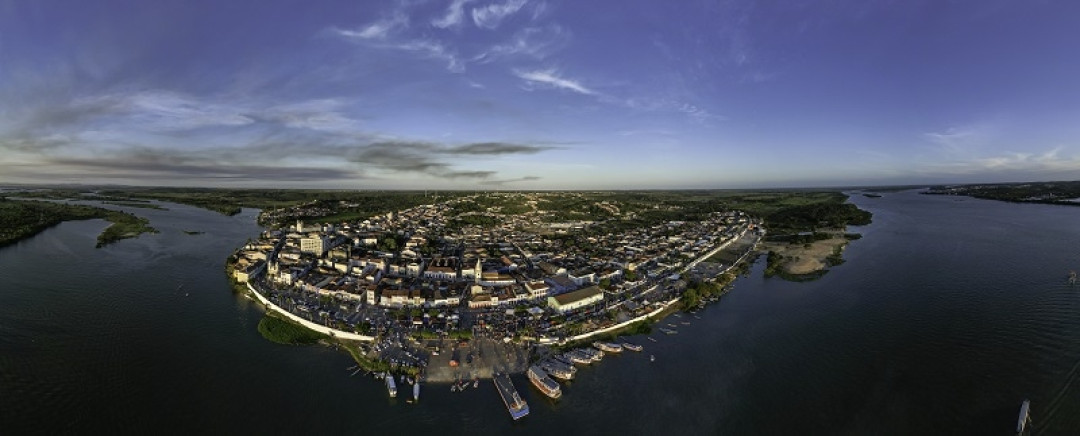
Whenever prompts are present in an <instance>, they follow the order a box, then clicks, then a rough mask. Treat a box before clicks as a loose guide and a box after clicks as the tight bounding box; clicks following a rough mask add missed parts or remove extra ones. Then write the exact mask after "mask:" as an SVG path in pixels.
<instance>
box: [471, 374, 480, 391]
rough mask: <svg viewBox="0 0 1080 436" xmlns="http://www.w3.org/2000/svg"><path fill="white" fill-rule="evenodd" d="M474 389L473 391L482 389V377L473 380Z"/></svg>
mask: <svg viewBox="0 0 1080 436" xmlns="http://www.w3.org/2000/svg"><path fill="white" fill-rule="evenodd" d="M472 387H473V389H476V388H479V387H480V377H477V378H474V379H473V381H472Z"/></svg>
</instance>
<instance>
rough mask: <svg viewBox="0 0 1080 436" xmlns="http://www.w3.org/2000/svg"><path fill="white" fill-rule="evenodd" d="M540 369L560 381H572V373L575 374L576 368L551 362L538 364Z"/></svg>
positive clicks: (546, 361)
mask: <svg viewBox="0 0 1080 436" xmlns="http://www.w3.org/2000/svg"><path fill="white" fill-rule="evenodd" d="M540 369H542V370H544V371H545V372H547V373H548V375H550V376H552V377H555V378H557V379H560V380H573V379H574V373H575V372H577V368H574V367H573V366H570V365H566V364H564V363H560V362H556V361H553V360H545V361H542V362H540Z"/></svg>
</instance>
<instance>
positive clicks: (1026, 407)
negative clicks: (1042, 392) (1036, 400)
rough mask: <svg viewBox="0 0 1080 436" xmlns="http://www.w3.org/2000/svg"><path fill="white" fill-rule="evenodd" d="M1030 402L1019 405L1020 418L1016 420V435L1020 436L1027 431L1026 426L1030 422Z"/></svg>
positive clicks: (1026, 401) (1025, 401)
mask: <svg viewBox="0 0 1080 436" xmlns="http://www.w3.org/2000/svg"><path fill="white" fill-rule="evenodd" d="M1030 413H1031V400H1024V404H1021V405H1020V416H1019V417H1018V418H1016V434H1021V433H1023V432H1024V430H1026V429H1027V425H1028V423H1029V422H1031V415H1030Z"/></svg>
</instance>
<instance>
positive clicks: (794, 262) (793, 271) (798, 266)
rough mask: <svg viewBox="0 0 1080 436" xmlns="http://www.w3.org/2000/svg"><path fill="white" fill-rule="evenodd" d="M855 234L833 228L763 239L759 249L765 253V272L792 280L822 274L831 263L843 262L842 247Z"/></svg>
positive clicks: (814, 277)
mask: <svg viewBox="0 0 1080 436" xmlns="http://www.w3.org/2000/svg"><path fill="white" fill-rule="evenodd" d="M858 238H859V236H858V235H857V234H849V233H845V232H844V230H843V229H834V230H829V231H824V232H816V233H814V234H813V235H811V236H808V237H804V238H796V239H794V240H791V241H776V240H773V241H769V242H766V243H764V244H762V251H764V252H766V253H768V257H767V262H768V263H767V265H766V268H765V276H766V277H772V276H778V277H780V278H783V279H786V280H794V281H803V280H812V279H816V278H818V277H821V276H822V275H824V274H825V273H826V272H828V270H829V268H830V267H833V266H836V265H840V264H842V263H844V258H843V252H844V249H845V248H846V247H847V244H848V243H849V242H850V241H852V240H854V239H858Z"/></svg>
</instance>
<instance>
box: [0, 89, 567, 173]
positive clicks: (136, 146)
mask: <svg viewBox="0 0 1080 436" xmlns="http://www.w3.org/2000/svg"><path fill="white" fill-rule="evenodd" d="M221 101H230V103H228V104H225V103H222V102H221ZM348 104H349V103H348V102H347V101H345V100H341V99H314V100H302V101H297V102H284V103H277V104H266V102H265V101H257V100H253V101H245V100H228V99H225V100H222V99H217V98H213V97H202V98H197V97H194V96H191V95H187V94H180V93H175V92H170V91H165V90H146V91H135V92H127V93H121V92H117V93H105V94H102V95H100V96H91V97H80V98H75V99H72V100H71V101H69V102H58V103H57V104H56V105H55V106H52V105H45V106H41V107H34V108H28V109H25V110H24V112H23V113H19V114H14V115H17V116H13V117H9V118H8V119H7V120H3V122H2V123H0V152H2V151H7V152H9V156H11V155H13V154H17V155H18V156H20V157H21V158H20V159H22V160H23V161H26V162H39V163H46V164H49V165H51V166H50V167H49V169H47V170H45V171H44V172H43V173H42V174H57V173H63V174H68V175H78V176H79V177H82V178H86V179H87V180H119V179H124V180H127V179H145V180H165V179H172V180H256V179H260V180H281V181H296V182H306V181H320V180H352V179H358V178H361V177H373V176H377V175H378V174H390V173H413V174H422V175H425V176H430V177H433V178H442V179H453V180H465V181H468V180H486V179H489V178H492V177H495V176H496V175H497V174H498V172H497V171H496V170H493V169H487V168H482V167H481V168H476V166H478V165H479V166H482V165H483V164H482V163H480V164H478V161H479V162H483V161H486V160H490V159H498V158H499V157H501V156H508V155H526V154H536V153H540V152H543V151H546V150H551V149H554V148H555V147H553V146H549V145H534V144H527V143H514V142H474V143H456V144H447V143H437V142H427V141H408V140H398V139H386V137H385V136H383V135H379V134H377V133H374V132H370V131H365V130H364V129H363V126H362V125H361V123H360V122H359V121H357V120H355V119H353V118H351V117H349V116H348V115H346V111H347V108H348ZM103 127H105V130H102V128H103ZM207 127H214V128H215V129H216V130H213V131H212V132H213V134H212V135H211V136H207V137H205V138H207V140H209V141H213V142H215V143H217V144H219V145H218V146H210V147H208V146H195V147H190V148H189V147H170V146H169V145H167V144H172V143H174V142H173V141H175V140H176V138H186V137H188V136H190V135H191V134H193V133H194V132H199V131H201V129H204V128H207ZM116 132H125V133H124V134H123V135H117V134H116ZM131 132H136V133H138V134H136V135H131V134H130V133H131ZM206 145H210V144H206ZM485 158H486V159H485ZM27 159H29V160H27ZM6 161H7V162H13V161H14V160H12V158H10V157H9V158H8V159H7V160H6ZM20 168H22V170H20V171H22V173H20V175H19V177H20V178H23V179H40V177H31V175H30V174H24V173H26V171H30V170H37V171H41V167H33V168H31V167H27V166H23V167H20ZM276 170H280V172H276ZM7 176H8V177H15V175H14V173H8V174H7ZM230 183H231V182H230Z"/></svg>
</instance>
